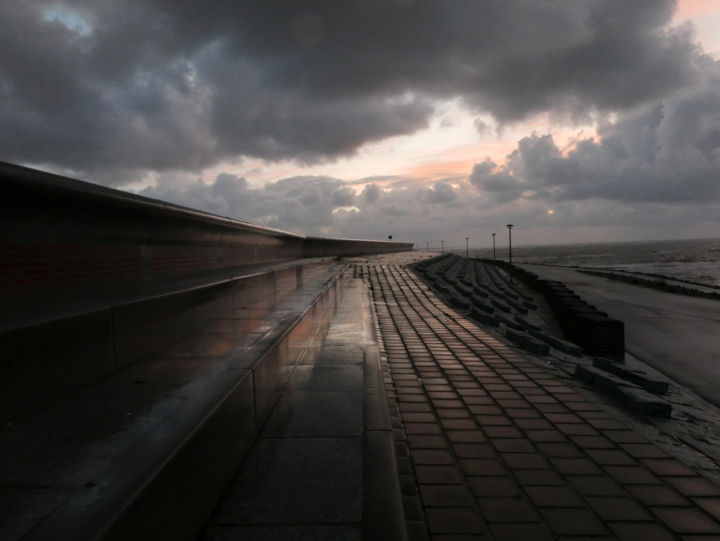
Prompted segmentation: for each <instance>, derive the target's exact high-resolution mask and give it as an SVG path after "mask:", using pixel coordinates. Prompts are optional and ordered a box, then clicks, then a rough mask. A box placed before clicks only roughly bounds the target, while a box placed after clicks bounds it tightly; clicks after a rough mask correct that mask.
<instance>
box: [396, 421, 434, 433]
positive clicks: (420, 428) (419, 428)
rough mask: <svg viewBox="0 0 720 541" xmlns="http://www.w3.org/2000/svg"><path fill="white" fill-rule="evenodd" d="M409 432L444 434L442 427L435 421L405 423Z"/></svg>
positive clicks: (406, 430)
mask: <svg viewBox="0 0 720 541" xmlns="http://www.w3.org/2000/svg"><path fill="white" fill-rule="evenodd" d="M405 432H406V433H408V434H442V429H441V428H440V426H439V425H437V424H435V423H405Z"/></svg>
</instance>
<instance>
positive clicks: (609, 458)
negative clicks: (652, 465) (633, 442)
mask: <svg viewBox="0 0 720 541" xmlns="http://www.w3.org/2000/svg"><path fill="white" fill-rule="evenodd" d="M587 454H588V456H590V458H592V459H593V460H594V461H595V462H597V463H598V464H600V465H613V466H632V465H635V464H637V463H636V462H635V460H633V459H632V457H630V455H628V454H627V453H624V452H622V451H617V450H606V449H589V450H588V451H587Z"/></svg>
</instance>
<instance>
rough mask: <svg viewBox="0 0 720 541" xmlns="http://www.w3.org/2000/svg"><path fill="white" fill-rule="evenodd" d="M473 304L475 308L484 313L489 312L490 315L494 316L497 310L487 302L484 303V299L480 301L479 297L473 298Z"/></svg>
mask: <svg viewBox="0 0 720 541" xmlns="http://www.w3.org/2000/svg"><path fill="white" fill-rule="evenodd" d="M472 303H473V305H474V306H475V308H477V309H479V310H482V311H483V312H487V313H488V314H492V313H493V312H495V308H494V307H493V306H491V305H490V304H488V303H486V302H483V301H482V299H478V298H477V297H472Z"/></svg>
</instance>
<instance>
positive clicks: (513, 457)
mask: <svg viewBox="0 0 720 541" xmlns="http://www.w3.org/2000/svg"><path fill="white" fill-rule="evenodd" d="M500 456H501V457H502V459H503V461H504V462H505V464H507V465H508V467H509V468H510V469H511V470H537V469H542V468H547V467H548V462H547V460H545V457H543V456H542V455H540V454H537V453H502V454H501V455H500Z"/></svg>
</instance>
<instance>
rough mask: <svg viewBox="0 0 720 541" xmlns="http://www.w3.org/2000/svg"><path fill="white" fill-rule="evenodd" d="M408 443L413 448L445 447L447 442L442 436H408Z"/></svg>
mask: <svg viewBox="0 0 720 541" xmlns="http://www.w3.org/2000/svg"><path fill="white" fill-rule="evenodd" d="M408 445H409V446H410V447H411V448H412V449H445V448H446V447H447V444H446V443H445V438H444V437H442V436H418V435H410V436H408Z"/></svg>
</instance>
